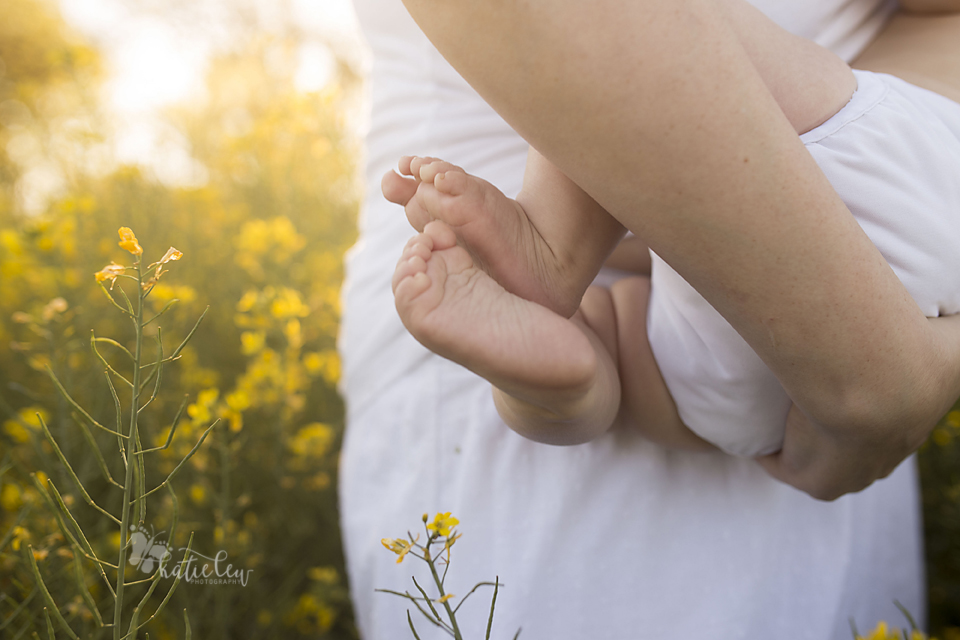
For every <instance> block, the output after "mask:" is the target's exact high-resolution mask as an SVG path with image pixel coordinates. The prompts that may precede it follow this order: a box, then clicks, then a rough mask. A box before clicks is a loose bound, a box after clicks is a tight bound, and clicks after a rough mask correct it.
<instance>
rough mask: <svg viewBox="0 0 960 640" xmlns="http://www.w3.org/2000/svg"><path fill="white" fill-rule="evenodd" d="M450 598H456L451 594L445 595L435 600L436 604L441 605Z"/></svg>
mask: <svg viewBox="0 0 960 640" xmlns="http://www.w3.org/2000/svg"><path fill="white" fill-rule="evenodd" d="M450 598H456V596H455V595H453V594H452V593H448V594H447V595H445V596H443V597H442V598H437V602H439V603H440V604H443V603H444V602H446V601H447V600H449V599H450Z"/></svg>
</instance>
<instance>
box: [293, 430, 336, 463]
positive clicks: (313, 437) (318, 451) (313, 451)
mask: <svg viewBox="0 0 960 640" xmlns="http://www.w3.org/2000/svg"><path fill="white" fill-rule="evenodd" d="M334 435H335V434H334V431H333V428H332V427H331V426H330V425H327V424H323V423H322V422H311V423H310V424H308V425H306V426H304V427H302V428H300V430H298V431H297V433H296V435H295V436H294V437H293V438H292V439H291V440H289V441H288V444H287V446H288V447H289V448H290V450H291V451H292V452H293V453H294V454H295V455H298V456H306V457H311V458H322V457H323V456H325V455H327V452H329V451H330V447H331V445H332V444H333V439H334Z"/></svg>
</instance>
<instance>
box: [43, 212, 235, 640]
mask: <svg viewBox="0 0 960 640" xmlns="http://www.w3.org/2000/svg"><path fill="white" fill-rule="evenodd" d="M119 233H120V238H121V242H120V246H121V247H122V248H124V249H126V250H127V251H129V252H130V253H131V254H133V255H134V256H136V261H135V263H134V265H133V266H132V267H124V266H122V265H118V264H115V263H111V264H110V265H108V266H107V267H104V269H103V270H101V271H100V272H98V273H97V274H96V276H97V280H98V282H99V283H100V287H101V289H102V290H103V293H104V294H105V295H106V296H107V297H108V298H109V300H110V302H111V303H112V304H113V306H114V307H116V308H117V309H118V310H119V311H120V312H122V313H123V314H124V315H126V316H127V317H128V318H129V319H130V320H131V322H132V323H133V328H134V333H135V346H134V350H133V352H131V351H130V350H129V349H127V348H126V347H124V346H123V345H122V344H121V343H119V342H117V341H115V340H112V339H110V338H101V337H96V336H95V335H94V336H93V337H92V338H91V348H92V350H93V352H94V354H96V356H97V358H98V360H99V362H100V363H101V365H102V367H103V372H104V376H105V378H106V381H107V385H108V387H109V389H110V393H111V395H112V397H113V401H114V406H115V409H116V428H114V429H111V428H109V427H106V426H104V425H103V424H101V423H100V422H99V421H97V420H96V419H95V418H94V417H93V416H91V415H90V414H89V413H88V412H87V411H85V410H84V409H83V408H82V407H81V406H80V405H79V404H78V403H77V402H76V401H75V400H74V399H73V398H72V397H71V396H70V393H69V392H68V391H67V389H65V388H64V386H63V385H62V384H61V382H60V380H59V379H58V378H57V376H56V375H55V374H54V372H53V370H52V369H49V368H48V370H47V372H48V374H49V375H50V378H51V380H52V381H53V383H54V386H55V387H56V389H57V391H58V392H59V394H60V396H61V397H62V399H63V401H64V402H65V403H66V404H67V405H69V407H70V408H71V410H72V413H73V416H74V419H75V421H76V423H77V424H78V426H79V427H80V428H81V430H82V431H83V435H84V438H85V440H86V441H87V443H88V444H89V446H90V447H91V448H92V449H93V453H94V456H95V458H96V460H97V463H98V466H99V467H100V471H101V474H102V475H103V476H104V478H105V479H106V480H107V482H108V483H109V484H110V485H111V486H113V487H114V488H117V489H120V490H121V491H122V492H123V498H122V501H121V504H120V514H119V518H118V517H117V516H116V515H114V514H113V513H111V512H110V511H108V510H106V509H104V508H103V507H101V506H100V505H98V504H97V503H96V502H95V501H94V500H93V498H92V497H91V496H90V494H89V492H88V491H87V490H86V488H85V487H84V485H83V483H82V482H81V481H80V479H79V478H78V477H77V474H76V473H75V472H74V470H73V467H72V466H71V465H70V462H69V460H68V459H67V457H66V456H65V455H64V454H63V452H62V450H61V448H60V447H59V445H58V444H57V441H56V439H54V437H53V435H52V434H51V433H50V429H49V428H48V427H47V425H46V423H45V422H44V421H43V417H42V416H39V414H38V417H39V419H40V425H41V428H42V430H43V434H44V436H45V437H46V438H47V440H48V441H49V442H50V444H51V446H52V448H53V450H54V453H55V454H56V455H57V457H58V459H59V460H60V462H61V464H62V465H63V468H64V469H65V470H66V473H67V475H68V476H69V477H70V479H71V481H72V482H73V484H74V485H75V486H76V488H77V490H78V492H79V493H80V495H81V496H82V498H83V500H84V501H85V502H86V503H87V504H89V505H90V506H91V507H93V508H94V509H96V510H97V511H99V512H100V513H101V514H103V515H104V516H106V517H107V518H108V519H110V520H112V521H113V522H114V523H115V524H116V525H117V526H119V528H120V549H119V551H118V554H117V564H115V565H114V564H111V563H109V562H106V561H104V560H101V559H100V558H99V557H98V556H97V553H96V551H95V550H94V548H93V546H92V545H91V544H90V542H89V541H88V539H87V536H86V535H85V533H84V531H83V529H82V527H81V526H80V525H79V523H78V522H77V520H76V518H75V517H74V516H73V514H72V513H71V511H70V508H69V506H68V505H67V503H66V501H65V500H64V499H63V496H62V495H61V493H60V491H59V490H58V489H57V487H56V486H55V485H54V483H53V481H52V480H51V479H50V478H46V477H43V476H42V474H34V482H35V484H36V485H37V487H38V489H40V492H41V496H42V497H43V498H44V500H45V501H46V503H47V505H48V506H49V507H50V508H51V509H52V510H53V512H54V514H55V516H56V519H57V523H58V525H59V527H60V530H61V531H62V532H63V535H64V537H65V538H66V539H67V541H68V542H69V543H70V545H71V548H72V551H73V553H74V559H75V563H74V564H75V571H74V577H75V580H76V582H77V585H78V587H79V588H80V591H81V596H82V598H83V601H84V603H85V604H86V606H87V608H89V609H90V610H91V614H92V615H93V618H94V620H95V621H96V623H97V625H98V627H99V629H100V630H101V631H103V630H107V629H110V630H111V631H112V636H113V640H135V639H136V637H137V632H138V630H139V629H141V628H142V627H143V626H144V625H145V624H147V623H148V622H150V621H151V620H153V619H154V618H155V617H156V616H157V615H159V614H160V612H161V611H162V610H163V608H164V607H165V605H166V604H167V603H168V602H169V600H170V598H171V596H172V595H173V592H174V591H175V590H176V588H177V586H178V585H179V583H180V580H181V578H182V577H183V573H184V571H185V567H186V566H187V562H188V561H189V559H190V555H191V553H192V547H193V534H192V533H191V534H190V539H189V541H188V543H187V546H186V548H185V551H184V557H183V559H182V560H181V561H180V565H179V567H175V568H174V569H173V570H172V573H173V574H174V580H173V583H172V584H171V585H170V587H169V589H168V590H167V593H166V595H165V596H164V598H163V599H162V601H161V602H160V603H159V605H158V606H157V607H156V609H155V610H154V611H153V613H152V614H151V615H150V617H149V618H147V619H146V620H143V621H142V622H141V620H140V618H141V615H142V614H143V612H144V607H145V605H146V604H147V602H148V601H149V599H150V597H151V596H152V595H153V592H154V591H155V590H156V588H157V586H158V585H159V582H160V579H161V578H162V577H164V576H168V575H169V574H170V571H167V565H168V563H169V561H170V557H169V553H166V554H164V557H163V558H162V559H160V561H159V564H158V565H157V568H156V570H155V571H154V572H153V573H152V574H151V575H150V576H149V577H148V578H145V579H142V580H135V581H128V580H127V579H126V576H125V569H126V566H127V562H128V560H129V559H130V555H129V548H130V547H131V546H132V545H131V540H132V538H131V535H130V532H131V530H133V529H135V528H136V527H137V526H138V525H142V524H143V522H144V519H145V517H146V505H147V501H146V498H147V497H148V496H149V495H151V494H153V493H154V492H156V491H159V490H160V489H162V488H166V489H167V492H168V494H169V496H170V499H171V506H172V514H171V527H170V534H169V539H170V540H171V541H172V540H173V539H174V536H175V534H176V527H177V520H178V517H179V503H178V501H177V497H176V493H175V492H174V490H173V487H172V485H171V481H172V480H173V478H174V476H176V474H177V472H178V471H179V470H180V469H181V468H182V467H183V465H184V464H185V463H186V462H187V460H189V459H190V458H191V457H192V456H193V455H194V454H195V453H196V452H197V450H198V449H199V448H200V446H201V445H202V444H203V442H204V440H205V439H206V437H207V435H208V434H209V433H210V431H211V430H212V429H213V428H214V426H216V424H217V422H218V421H214V422H213V424H211V425H209V426H208V427H207V428H206V429H205V430H204V432H203V434H202V435H201V436H200V438H199V440H198V441H197V443H196V444H195V445H194V446H193V448H192V449H191V450H190V452H189V453H187V455H186V456H184V458H183V459H181V460H180V462H179V463H178V464H177V465H176V467H174V469H173V470H172V471H171V472H170V473H169V474H168V475H167V477H166V478H165V479H164V480H163V482H161V483H160V484H158V485H157V486H155V487H153V488H151V489H147V486H146V468H145V464H144V455H145V454H147V453H152V452H156V451H162V450H164V449H167V448H168V447H169V446H170V444H171V443H172V442H173V438H174V434H175V432H176V429H177V425H178V424H179V422H180V418H181V416H182V415H183V410H184V408H185V406H186V401H184V402H183V403H182V404H181V405H180V409H179V411H178V412H177V415H176V417H175V418H174V420H173V423H172V425H171V427H170V432H169V435H168V436H167V440H166V442H165V443H164V444H163V445H162V446H158V447H153V448H150V449H144V448H143V445H142V442H141V438H140V431H139V416H140V413H141V412H142V411H144V410H145V409H146V408H147V407H148V406H149V405H150V404H151V403H152V402H153V401H154V400H155V399H156V398H157V395H158V393H159V391H160V384H161V381H162V379H163V368H164V365H165V364H167V363H170V362H172V361H174V360H177V359H178V358H179V356H180V352H181V351H182V350H183V348H184V347H185V346H186V345H187V343H188V342H189V340H190V339H191V338H192V337H193V335H194V333H195V332H196V330H197V327H199V325H200V322H201V321H202V320H203V316H204V315H205V314H206V311H205V312H204V314H203V315H201V316H200V318H199V319H198V320H197V322H196V324H194V326H193V329H191V330H190V332H189V333H188V334H187V336H186V338H184V340H183V341H182V342H181V343H180V345H179V346H178V347H177V349H176V350H174V352H173V353H172V354H170V355H169V356H165V355H164V352H163V340H162V333H161V330H160V328H159V327H158V328H157V336H156V340H157V355H156V359H155V360H154V361H152V362H147V363H145V362H144V360H145V356H144V348H143V346H144V345H143V342H144V334H145V328H146V327H147V326H148V325H149V324H150V323H152V322H154V321H155V320H157V319H158V318H159V317H160V316H162V315H163V314H164V313H165V312H166V311H167V310H168V309H169V308H170V307H171V306H172V305H173V304H174V303H175V302H177V301H176V300H172V301H171V302H170V303H168V304H167V305H166V306H165V307H164V308H163V309H162V310H161V311H160V312H159V313H157V314H156V315H154V316H153V317H151V318H150V319H147V320H145V319H144V311H145V309H146V300H147V298H148V296H149V295H150V293H151V291H153V288H154V286H155V285H156V283H157V280H158V279H159V278H160V276H161V275H162V274H163V273H164V271H163V267H164V266H165V265H167V264H168V263H169V262H172V261H175V260H179V259H180V257H181V255H182V254H181V253H180V252H179V251H177V250H176V249H174V248H173V247H171V248H170V249H169V250H168V251H167V252H166V254H165V255H164V256H163V258H161V259H160V260H159V261H157V262H154V263H152V264H150V265H148V266H146V267H144V266H143V262H142V259H141V256H142V253H143V249H142V248H141V247H140V245H139V243H138V242H137V239H136V236H134V235H133V232H132V231H131V230H130V229H128V228H126V227H124V228H121V229H120V231H119ZM127 271H132V272H133V273H135V275H131V274H129V273H127ZM117 280H120V281H121V283H120V285H118V284H117ZM124 280H129V281H132V282H134V283H135V286H136V291H137V294H136V296H135V302H136V304H133V303H132V302H131V300H130V297H128V295H127V293H126V291H125V290H124V289H123V286H122V282H123V281H124ZM108 281H109V284H110V288H109V290H108V289H107V287H106V286H105V284H104V283H105V282H108ZM115 290H116V291H117V292H118V293H119V297H120V299H121V300H122V301H123V304H122V305H121V304H120V302H118V300H117V297H115V295H114V293H113V292H114V291H115ZM98 344H107V345H110V346H111V347H113V348H115V349H117V350H118V351H120V352H122V353H125V354H126V355H127V356H128V357H129V360H130V361H131V364H132V369H133V371H132V375H131V376H130V378H129V379H128V378H127V377H126V376H124V375H123V374H122V373H121V372H120V371H118V370H117V369H115V368H114V367H113V366H112V365H111V364H110V363H109V362H108V360H107V359H106V358H104V356H103V355H101V353H100V351H99V350H98V348H97V345H98ZM114 380H117V381H119V382H120V383H121V384H122V385H123V386H125V387H127V388H129V389H130V407H129V413H128V416H129V417H128V419H127V424H126V425H124V424H123V422H124V421H123V408H122V404H121V400H120V394H119V393H118V392H117V388H116V385H115V384H114ZM148 391H149V393H148ZM124 426H125V427H126V428H125V429H124ZM90 427H95V428H97V429H100V430H103V431H106V432H108V433H110V434H112V436H114V437H116V440H117V452H118V455H119V458H120V460H121V461H122V464H123V467H124V479H123V483H122V484H120V483H118V482H116V481H115V480H114V478H113V476H112V475H111V473H110V469H109V465H108V464H107V462H106V459H105V458H104V455H103V452H102V451H101V449H100V447H99V445H98V443H97V441H96V440H95V439H94V438H93V435H92V433H91V432H90ZM134 523H136V524H134ZM25 554H26V556H27V559H28V561H29V563H30V567H31V570H32V572H33V574H34V577H35V578H36V581H37V585H38V588H39V590H40V593H41V595H42V597H43V598H44V600H45V602H46V604H47V609H46V611H47V621H48V625H47V626H48V635H49V637H50V638H53V637H54V628H53V622H54V621H56V623H57V625H58V626H59V627H60V629H61V631H62V632H63V633H65V634H66V635H67V636H68V637H70V638H73V639H77V640H79V636H78V635H77V633H76V632H75V631H74V630H73V628H72V627H71V626H70V624H69V623H68V622H67V621H66V620H65V619H64V617H63V615H62V614H61V613H60V608H59V607H58V606H57V604H56V603H55V602H54V601H53V597H52V596H51V594H50V591H49V589H47V587H46V584H45V582H44V580H43V576H42V575H41V573H40V570H39V567H38V566H37V561H36V558H35V557H34V554H33V549H32V547H30V546H27V547H26V548H25ZM81 558H82V559H85V560H88V561H90V562H92V563H94V566H95V568H96V572H97V574H98V575H99V576H100V578H101V580H102V581H103V584H104V585H105V586H106V588H107V590H108V591H109V593H110V596H111V599H112V601H113V615H112V622H110V623H105V622H104V618H103V616H102V615H101V613H100V611H99V609H98V607H97V605H96V603H95V601H94V598H93V597H92V595H91V593H90V592H89V590H88V588H87V586H86V584H85V582H84V578H83V572H82V570H81V566H80V559H81ZM106 569H109V570H113V571H116V572H117V575H116V580H115V581H114V583H113V584H111V583H110V581H109V580H108V577H107V572H106ZM138 584H148V587H147V590H146V592H145V594H144V595H143V596H142V598H141V599H140V601H139V602H138V603H137V604H136V606H135V607H134V608H133V611H132V612H131V613H130V615H129V620H127V621H124V619H123V618H124V610H125V608H126V607H125V605H126V604H127V602H126V601H127V599H128V597H129V595H128V589H127V588H128V587H132V586H134V585H138ZM51 615H52V619H51ZM125 622H126V623H125ZM184 624H185V629H186V637H187V638H189V637H190V622H189V618H188V617H187V612H186V611H184Z"/></svg>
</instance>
